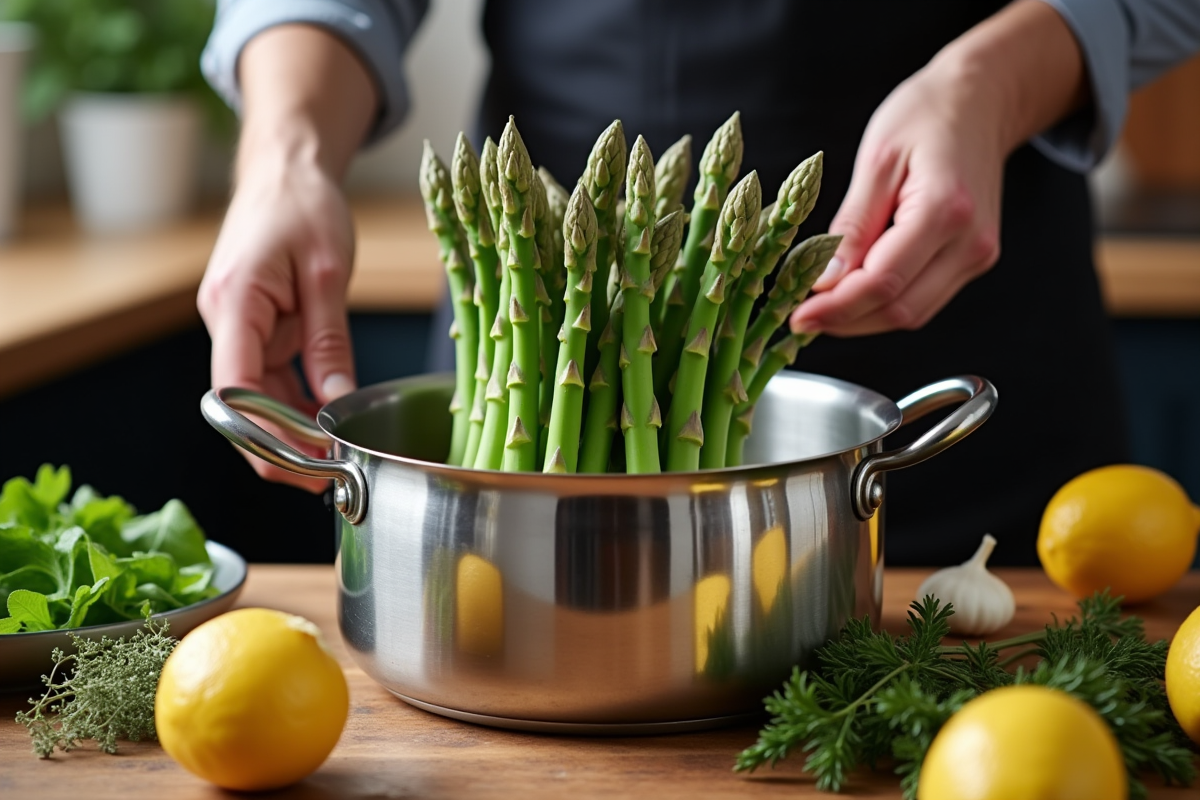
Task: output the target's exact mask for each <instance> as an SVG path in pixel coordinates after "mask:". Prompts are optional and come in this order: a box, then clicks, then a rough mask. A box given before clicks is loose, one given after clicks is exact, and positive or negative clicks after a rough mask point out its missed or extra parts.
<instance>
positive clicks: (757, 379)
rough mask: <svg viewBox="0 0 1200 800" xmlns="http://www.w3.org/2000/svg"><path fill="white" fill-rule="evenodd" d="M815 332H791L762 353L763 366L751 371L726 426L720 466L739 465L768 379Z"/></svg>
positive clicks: (805, 344)
mask: <svg viewBox="0 0 1200 800" xmlns="http://www.w3.org/2000/svg"><path fill="white" fill-rule="evenodd" d="M817 336H818V334H815V333H790V334H788V335H787V336H785V337H784V338H783V339H781V340H780V341H779V342H777V343H776V344H773V345H771V347H770V349H768V350H767V352H766V355H765V356H763V359H762V366H761V367H760V368H759V370H758V371H757V372H756V373H755V374H754V379H753V380H751V381H750V386H749V387H748V388H747V389H746V399H745V401H743V402H742V403H740V404H739V405H738V406H737V407H736V408H735V409H734V417H733V424H732V425H731V426H730V428H729V437H728V443H727V446H726V463H725V464H723V465H722V466H727V467H740V466H741V465H742V463H743V461H744V457H745V456H744V449H745V444H746V437H748V436H749V435H750V430H751V425H752V422H753V419H754V407H755V405H756V404H757V403H758V400H759V398H760V397H762V393H763V391H764V390H765V389H766V388H767V384H768V383H770V382H771V378H774V377H775V376H776V375H777V374H779V371H780V370H782V369H783V368H784V367H790V366H791V365H792V364H793V363H794V362H795V361H796V354H797V353H799V352H800V349H801V348H802V347H807V346H808V345H809V343H810V342H812V340H813V339H815V338H817Z"/></svg>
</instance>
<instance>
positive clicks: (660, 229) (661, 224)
mask: <svg viewBox="0 0 1200 800" xmlns="http://www.w3.org/2000/svg"><path fill="white" fill-rule="evenodd" d="M686 222H687V215H686V214H685V213H684V211H683V209H682V208H677V209H675V210H674V211H672V212H671V213H670V214H665V215H663V216H661V217H659V218H658V221H657V222H655V223H654V236H653V237H651V239H650V277H651V279H652V280H653V281H654V299H655V300H657V299H658V293H659V291H660V290H661V289H662V285H663V281H664V280H665V279H666V277H667V275H668V274H669V273H670V272H671V267H672V265H674V263H675V259H676V258H678V257H679V247H680V245H682V244H683V226H684V224H685V223H686Z"/></svg>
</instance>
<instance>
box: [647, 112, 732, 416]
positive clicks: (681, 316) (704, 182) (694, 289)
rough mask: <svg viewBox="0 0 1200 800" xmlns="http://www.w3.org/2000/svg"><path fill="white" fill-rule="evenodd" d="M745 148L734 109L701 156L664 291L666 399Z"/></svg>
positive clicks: (657, 375) (660, 381) (658, 364)
mask: <svg viewBox="0 0 1200 800" xmlns="http://www.w3.org/2000/svg"><path fill="white" fill-rule="evenodd" d="M742 148H743V142H742V123H741V116H740V115H739V114H738V113H737V112H736V111H735V112H734V113H733V116H731V117H730V118H729V119H727V120H726V121H725V123H724V124H722V125H721V127H720V128H718V129H717V132H716V133H714V134H713V137H712V139H710V140H709V142H708V144H707V145H705V147H704V152H703V153H702V154H701V156H700V179H699V181H698V182H697V183H696V192H695V194H694V195H693V199H694V203H693V205H692V215H691V221H690V222H689V224H688V234H687V241H686V243H685V244H684V246H683V254H682V257H681V258H680V261H679V265H678V266H677V267H676V272H675V273H674V275H672V276H668V278H667V283H666V284H665V286H664V289H663V290H664V291H665V292H666V299H665V301H664V303H665V308H664V310H663V321H662V327H661V328H660V330H661V336H660V337H659V339H660V341H661V349H660V351H659V353H658V358H657V359H656V360H655V365H654V393H655V395H656V396H658V397H660V398H663V399H664V400H666V399H667V398H668V396H669V394H670V391H669V386H670V383H671V376H672V375H674V373H675V370H676V368H677V367H678V366H679V359H680V353H681V351H682V350H683V346H684V341H683V339H682V338H681V337H682V335H683V332H684V328H685V327H686V326H687V323H688V314H690V313H691V311H692V308H693V306H694V305H695V303H696V295H697V294H699V291H700V283H701V281H700V278H701V272H702V271H703V270H704V269H705V265H706V262H707V259H708V255H709V250H710V249H711V247H712V245H713V231H714V230H715V229H716V226H717V219H718V216H719V214H720V211H721V208H722V203H724V201H725V195H726V192H727V191H728V190H729V187H730V185H732V184H733V181H734V180H735V179H736V178H737V175H738V170H740V169H741V166H742Z"/></svg>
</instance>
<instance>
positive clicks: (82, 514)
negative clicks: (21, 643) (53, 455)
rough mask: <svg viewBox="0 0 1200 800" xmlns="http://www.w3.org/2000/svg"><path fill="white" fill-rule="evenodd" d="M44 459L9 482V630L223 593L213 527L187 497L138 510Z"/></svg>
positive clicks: (73, 624) (3, 563) (0, 515)
mask: <svg viewBox="0 0 1200 800" xmlns="http://www.w3.org/2000/svg"><path fill="white" fill-rule="evenodd" d="M70 491H71V472H70V470H69V469H67V468H66V467H61V468H59V469H54V468H53V467H51V466H49V465H43V466H42V467H41V469H39V470H38V473H37V476H36V477H35V478H34V480H33V481H29V480H26V479H25V478H13V479H12V480H10V481H8V482H6V483H5V484H4V487H3V489H0V603H2V604H4V606H5V607H6V608H7V610H8V616H7V617H4V618H0V634H6V633H21V632H29V631H46V630H55V629H61V628H78V627H83V626H85V625H101V624H104V623H106V622H117V621H121V620H128V619H139V618H141V617H145V616H146V615H147V614H154V613H158V612H160V611H167V610H170V609H175V608H181V607H183V606H185V605H190V604H192V603H195V602H198V601H200V600H203V599H205V598H208V597H212V596H214V595H216V594H217V593H218V590H217V589H216V588H215V587H213V586H212V585H211V584H212V576H213V565H212V561H211V560H210V559H209V557H208V552H207V551H206V550H205V539H204V532H203V531H202V530H201V529H200V526H199V525H197V524H196V520H195V519H193V518H192V515H191V514H190V513H189V512H188V510H187V507H186V506H184V505H183V503H181V502H179V501H178V500H171V501H169V502H168V503H167V504H166V505H165V506H163V507H162V509H161V510H159V511H156V512H154V513H153V514H147V515H145V516H141V517H139V516H137V515H136V512H135V511H134V509H133V507H132V506H130V505H129V504H128V503H126V502H125V501H124V500H122V499H121V498H120V497H116V496H112V497H101V496H100V495H98V494H97V493H96V492H95V490H94V489H92V488H91V487H90V486H81V487H79V489H78V490H76V492H75V494H74V495H73V496H72V497H71V499H70V501H69V502H68V501H67V495H68V494H69V493H70Z"/></svg>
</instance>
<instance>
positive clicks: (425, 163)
mask: <svg viewBox="0 0 1200 800" xmlns="http://www.w3.org/2000/svg"><path fill="white" fill-rule="evenodd" d="M419 182H420V185H421V196H422V197H423V198H424V200H425V214H426V217H427V219H428V221H429V229H430V230H431V231H433V232H434V234H436V236H437V239H438V244H439V246H440V248H439V253H438V255H439V257H440V258H441V260H442V263H443V264H445V266H446V276H447V278H448V280H449V283H450V294H451V298H452V300H453V303H454V323H453V324H452V325H451V326H450V336H451V338H453V339H454V357H455V381H454V397H453V399H452V400H451V401H450V413H451V414H452V415H453V417H454V422H453V425H452V427H451V435H450V453H449V455H448V457H447V459H446V463H448V464H456V465H457V464H462V463H463V456H464V455H465V454H466V450H467V439H468V437H469V434H470V414H471V409H472V406H473V402H474V399H475V378H474V365H475V361H476V353H477V352H478V349H479V318H478V316H477V314H476V311H475V298H474V295H475V291H474V290H475V282H474V277H473V275H472V269H471V262H470V256H468V255H467V254H466V250H467V246H466V237H465V236H464V235H463V232H462V229H461V228H460V227H459V222H458V214H457V212H456V211H455V210H454V200H453V193H454V188H453V186H452V184H451V180H450V173H449V171H447V169H446V165H445V164H443V163H442V160H441V159H440V158H438V157H437V154H436V153H434V152H433V147H432V146H431V145H430V144H429V140H428V139H426V140H425V147H424V152H423V153H422V155H421V171H420V181H419Z"/></svg>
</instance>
